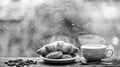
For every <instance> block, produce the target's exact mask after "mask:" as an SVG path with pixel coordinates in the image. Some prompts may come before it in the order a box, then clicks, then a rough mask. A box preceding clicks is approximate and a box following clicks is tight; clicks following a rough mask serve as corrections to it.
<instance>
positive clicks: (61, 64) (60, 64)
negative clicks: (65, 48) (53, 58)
mask: <svg viewBox="0 0 120 67" xmlns="http://www.w3.org/2000/svg"><path fill="white" fill-rule="evenodd" d="M76 63H77V62H71V63H47V62H44V61H43V62H40V64H43V65H50V66H53V65H54V66H58V65H59V66H65V65H74V64H76Z"/></svg>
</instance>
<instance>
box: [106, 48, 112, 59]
mask: <svg viewBox="0 0 120 67" xmlns="http://www.w3.org/2000/svg"><path fill="white" fill-rule="evenodd" d="M109 51H110V52H111V54H110V55H107V53H108V52H109ZM105 55H106V58H109V57H111V56H112V55H113V50H112V49H106V53H105Z"/></svg>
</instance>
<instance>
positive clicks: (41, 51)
mask: <svg viewBox="0 0 120 67" xmlns="http://www.w3.org/2000/svg"><path fill="white" fill-rule="evenodd" d="M36 52H37V53H38V54H41V55H42V56H45V55H47V54H48V53H47V51H46V49H45V47H42V48H40V49H38V50H37V51H36Z"/></svg>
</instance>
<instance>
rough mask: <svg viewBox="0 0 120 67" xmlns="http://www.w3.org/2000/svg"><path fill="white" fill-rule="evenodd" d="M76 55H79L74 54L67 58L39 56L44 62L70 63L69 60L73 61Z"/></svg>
mask: <svg viewBox="0 0 120 67" xmlns="http://www.w3.org/2000/svg"><path fill="white" fill-rule="evenodd" d="M77 57H79V55H75V57H73V58H69V59H49V58H45V57H43V56H40V58H42V59H43V60H44V61H45V62H48V63H71V62H74V61H75V60H76V58H77Z"/></svg>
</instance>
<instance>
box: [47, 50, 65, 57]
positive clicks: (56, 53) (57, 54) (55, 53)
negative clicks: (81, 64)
mask: <svg viewBox="0 0 120 67" xmlns="http://www.w3.org/2000/svg"><path fill="white" fill-rule="evenodd" d="M62 55H63V53H62V52H61V51H56V52H51V53H49V54H48V55H46V58H51V59H58V58H60V57H61V56H62Z"/></svg>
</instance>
